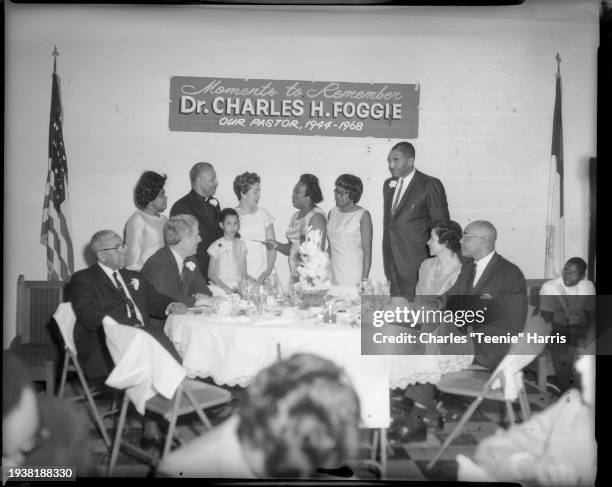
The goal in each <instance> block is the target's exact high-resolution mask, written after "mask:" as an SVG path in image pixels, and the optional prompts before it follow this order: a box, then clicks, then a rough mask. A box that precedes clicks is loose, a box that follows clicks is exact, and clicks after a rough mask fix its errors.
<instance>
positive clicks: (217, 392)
mask: <svg viewBox="0 0 612 487" xmlns="http://www.w3.org/2000/svg"><path fill="white" fill-rule="evenodd" d="M183 387H184V388H187V389H189V390H190V391H191V392H192V393H193V395H194V396H195V398H196V401H197V402H198V404H199V405H200V407H201V408H202V409H206V408H210V407H213V406H219V405H221V404H225V403H226V402H229V401H230V400H231V399H232V394H231V393H230V392H229V391H226V390H225V389H222V388H221V387H217V386H214V385H211V384H207V383H205V382H201V381H198V380H189V379H187V380H185V381H183ZM147 409H149V410H151V411H153V412H155V413H157V414H161V415H163V416H164V417H165V418H166V419H168V418H169V417H170V414H171V413H172V399H166V398H165V397H163V396H161V395H159V394H158V395H157V396H155V397H153V398H152V399H149V400H148V401H147ZM193 411H194V408H193V405H192V404H191V402H189V401H188V400H187V398H186V397H185V395H184V394H182V395H181V399H180V401H179V408H178V414H177V415H178V416H181V415H183V414H187V413H191V412H193Z"/></svg>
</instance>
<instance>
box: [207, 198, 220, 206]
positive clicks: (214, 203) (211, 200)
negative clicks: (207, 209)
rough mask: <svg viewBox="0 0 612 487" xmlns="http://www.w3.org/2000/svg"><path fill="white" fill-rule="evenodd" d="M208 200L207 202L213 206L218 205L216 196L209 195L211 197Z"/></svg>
mask: <svg viewBox="0 0 612 487" xmlns="http://www.w3.org/2000/svg"><path fill="white" fill-rule="evenodd" d="M208 202H209V203H210V204H211V205H213V206H219V202H218V201H217V198H212V197H211V198H210V199H209V200H208Z"/></svg>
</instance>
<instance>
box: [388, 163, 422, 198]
mask: <svg viewBox="0 0 612 487" xmlns="http://www.w3.org/2000/svg"><path fill="white" fill-rule="evenodd" d="M415 172H416V169H414V168H413V169H412V172H411V173H410V174H408V175H407V176H405V177H403V178H397V184H396V185H395V191H394V192H393V199H392V200H391V201H392V202H393V201H395V198H396V197H397V192H398V191H399V189H400V179H401V180H403V182H402V184H401V186H402V190H401V192H400V194H399V199H398V200H397V204H398V206H399V203H400V201H402V198H403V197H404V193H405V192H406V188H407V187H408V185H409V184H410V181H412V178H413V177H414V173H415ZM392 204H393V203H392Z"/></svg>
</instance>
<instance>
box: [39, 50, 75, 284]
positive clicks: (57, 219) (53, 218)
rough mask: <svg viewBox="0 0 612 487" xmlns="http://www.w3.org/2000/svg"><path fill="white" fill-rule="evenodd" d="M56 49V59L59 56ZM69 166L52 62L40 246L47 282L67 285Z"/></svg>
mask: <svg viewBox="0 0 612 487" xmlns="http://www.w3.org/2000/svg"><path fill="white" fill-rule="evenodd" d="M57 55H58V53H57V48H56V49H55V50H54V51H53V56H54V57H55V56H57ZM70 227H71V225H70V198H69V197H68V163H67V160H66V151H65V148H64V136H63V133H62V102H61V97H60V85H59V77H58V75H57V73H56V58H54V61H53V84H52V88H51V115H50V117H49V171H48V173H47V184H46V187H45V200H44V203H43V216H42V226H41V229H40V243H41V244H42V245H44V246H45V247H46V248H47V280H49V281H59V280H62V281H65V280H67V279H68V278H69V277H70V275H71V274H72V273H73V272H74V254H73V250H72V240H71V238H70Z"/></svg>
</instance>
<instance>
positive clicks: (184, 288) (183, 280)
mask: <svg viewBox="0 0 612 487" xmlns="http://www.w3.org/2000/svg"><path fill="white" fill-rule="evenodd" d="M187 272H189V271H188V270H187V266H186V265H185V261H183V267H182V270H181V289H182V292H183V294H186V293H187Z"/></svg>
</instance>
